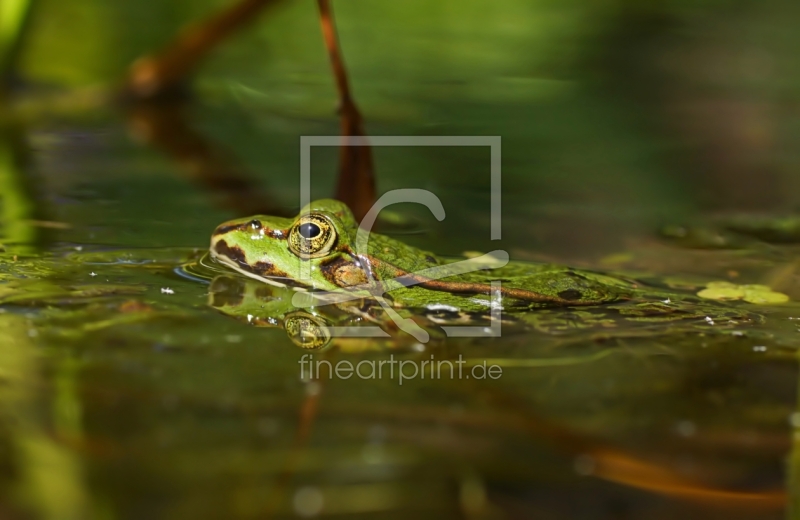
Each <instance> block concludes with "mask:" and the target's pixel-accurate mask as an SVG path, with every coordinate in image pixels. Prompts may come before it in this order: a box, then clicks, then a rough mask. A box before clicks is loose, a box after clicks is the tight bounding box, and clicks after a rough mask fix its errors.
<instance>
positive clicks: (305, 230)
mask: <svg viewBox="0 0 800 520" xmlns="http://www.w3.org/2000/svg"><path fill="white" fill-rule="evenodd" d="M299 231H300V236H302V237H303V238H314V237H316V236H318V235H319V234H320V233H321V232H322V230H321V229H320V228H319V226H318V225H316V224H314V223H313V222H306V223H305V224H300V229H299Z"/></svg>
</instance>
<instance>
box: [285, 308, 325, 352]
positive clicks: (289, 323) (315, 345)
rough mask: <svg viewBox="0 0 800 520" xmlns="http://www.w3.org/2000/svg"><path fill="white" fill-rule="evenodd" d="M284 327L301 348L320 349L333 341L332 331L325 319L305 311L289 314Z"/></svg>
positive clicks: (293, 341)
mask: <svg viewBox="0 0 800 520" xmlns="http://www.w3.org/2000/svg"><path fill="white" fill-rule="evenodd" d="M283 327H284V329H286V334H287V335H288V336H289V339H290V340H292V343H294V344H295V345H297V346H298V347H300V348H304V349H308V350H319V349H321V348H324V347H327V346H328V345H329V344H330V342H331V331H330V330H329V329H328V324H327V323H326V322H325V320H323V319H322V318H320V317H318V316H313V315H311V314H308V313H306V312H303V311H298V312H295V313H291V314H288V315H287V316H286V317H285V318H284V320H283Z"/></svg>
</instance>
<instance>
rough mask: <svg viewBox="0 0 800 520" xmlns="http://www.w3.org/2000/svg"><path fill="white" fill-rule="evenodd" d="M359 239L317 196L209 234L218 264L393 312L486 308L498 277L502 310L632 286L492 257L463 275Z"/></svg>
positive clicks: (595, 298) (582, 301) (380, 240)
mask: <svg viewBox="0 0 800 520" xmlns="http://www.w3.org/2000/svg"><path fill="white" fill-rule="evenodd" d="M357 234H358V223H357V222H356V221H355V219H354V217H353V214H352V213H351V211H350V210H349V209H348V207H347V206H346V205H345V204H344V203H342V202H339V201H337V200H333V199H322V200H318V201H314V202H312V203H310V204H309V205H308V206H307V207H305V208H303V209H302V210H301V212H300V214H299V215H298V216H297V217H296V218H293V219H287V218H280V217H269V216H264V215H260V216H254V217H247V218H242V219H235V220H231V221H228V222H225V223H223V224H221V225H219V226H218V227H217V228H216V229H215V230H214V232H213V233H212V236H211V244H210V247H209V253H210V256H211V258H212V259H213V260H215V261H216V262H218V263H220V264H222V265H225V266H227V267H229V268H231V269H233V270H234V271H237V272H239V273H240V274H242V275H244V276H247V277H250V278H254V279H256V280H259V281H262V282H264V283H268V284H273V285H291V286H294V287H296V288H297V289H298V290H307V289H313V290H318V291H319V290H321V291H342V290H349V291H355V292H359V291H360V293H361V294H363V293H364V291H366V292H369V293H371V294H373V295H374V294H376V291H375V290H374V289H375V288H376V287H379V289H380V293H379V294H386V295H388V298H389V300H390V301H391V303H392V305H393V306H395V307H423V308H425V307H430V306H432V305H433V306H448V307H454V308H458V309H461V310H470V311H474V310H480V309H488V308H490V307H491V302H490V301H489V299H488V298H486V296H491V295H492V294H493V289H492V285H491V281H492V280H498V279H499V280H500V281H501V284H500V287H499V288H497V289H496V291H497V292H499V295H500V298H501V299H502V301H503V305H504V306H508V307H510V308H516V309H523V308H525V309H529V308H536V307H552V306H556V307H566V306H585V305H597V304H600V303H607V302H613V301H621V300H625V299H628V298H630V291H631V289H632V288H634V287H635V285H636V284H635V283H634V282H631V281H628V280H624V279H622V278H614V277H611V276H607V275H604V274H601V273H593V272H590V271H581V270H577V269H573V268H571V267H568V266H562V265H556V264H533V263H511V264H508V265H505V266H504V267H497V268H495V267H494V265H493V264H492V262H491V260H492V258H489V259H488V263H487V264H486V265H481V264H480V262H475V264H474V265H475V266H476V267H478V268H477V269H475V270H473V271H471V272H466V273H462V272H460V271H458V270H456V269H450V268H451V267H452V266H454V265H455V263H454V262H452V261H451V260H450V259H445V258H443V257H440V256H437V255H435V254H434V253H431V252H429V251H424V250H421V249H418V248H416V247H413V246H410V245H408V244H405V243H404V242H402V241H400V240H397V239H395V238H392V237H389V236H386V235H382V234H379V233H370V234H369V240H368V243H367V248H366V251H357V250H356V249H357V248H356V238H357ZM450 271H452V273H451V272H450ZM425 273H434V274H435V275H436V276H435V277H432V276H426V274H425ZM304 274H307V276H303V275H304Z"/></svg>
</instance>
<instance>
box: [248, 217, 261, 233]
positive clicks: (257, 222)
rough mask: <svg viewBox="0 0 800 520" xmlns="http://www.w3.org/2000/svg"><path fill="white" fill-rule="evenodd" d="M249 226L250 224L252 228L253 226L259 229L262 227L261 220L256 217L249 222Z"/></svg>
mask: <svg viewBox="0 0 800 520" xmlns="http://www.w3.org/2000/svg"><path fill="white" fill-rule="evenodd" d="M248 226H250V227H251V228H253V229H255V230H259V229H261V221H260V220H258V219H256V218H254V219H253V220H251V221H250V222H249V223H248Z"/></svg>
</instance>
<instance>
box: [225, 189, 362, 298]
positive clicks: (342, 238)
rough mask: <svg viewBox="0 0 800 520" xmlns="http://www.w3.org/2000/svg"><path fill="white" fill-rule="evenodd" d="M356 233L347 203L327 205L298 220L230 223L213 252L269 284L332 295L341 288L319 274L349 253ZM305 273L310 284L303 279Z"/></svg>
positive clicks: (307, 209) (314, 207)
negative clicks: (291, 284) (309, 288)
mask: <svg viewBox="0 0 800 520" xmlns="http://www.w3.org/2000/svg"><path fill="white" fill-rule="evenodd" d="M357 227H358V224H357V223H356V221H355V219H354V218H353V214H352V213H351V212H350V210H349V209H348V207H347V206H346V205H345V204H344V203H343V202H339V201H337V200H331V199H322V200H317V201H314V202H312V203H311V204H309V205H308V206H306V207H305V208H303V209H302V210H300V214H299V215H298V216H297V217H296V218H294V219H287V218H280V217H268V216H264V215H256V216H253V217H248V218H243V219H237V220H231V221H228V222H225V223H223V224H221V225H219V226H218V227H217V229H216V230H215V231H214V233H213V235H212V236H211V247H210V252H211V256H212V257H213V258H215V259H216V260H217V261H219V262H221V263H223V264H225V265H227V266H228V267H231V268H233V269H235V270H237V271H239V272H240V273H242V274H245V275H247V276H250V277H252V278H256V279H259V280H261V281H265V282H267V283H280V282H279V281H278V280H276V278H277V279H280V278H284V279H288V280H293V281H295V282H299V283H301V284H303V285H310V286H313V287H316V288H320V289H328V290H331V289H335V288H336V287H337V286H336V285H334V284H332V283H331V282H330V281H328V280H327V279H326V278H325V276H323V273H322V272H321V269H320V268H321V266H322V264H323V262H325V263H327V262H329V261H330V259H331V257H332V256H334V255H338V254H341V253H343V252H348V251H350V244H351V241H352V240H354V239H355V234H356V229H357ZM302 273H310V276H311V279H310V280H309V279H307V278H306V279H303V278H301V276H302ZM288 280H287V281H288Z"/></svg>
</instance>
